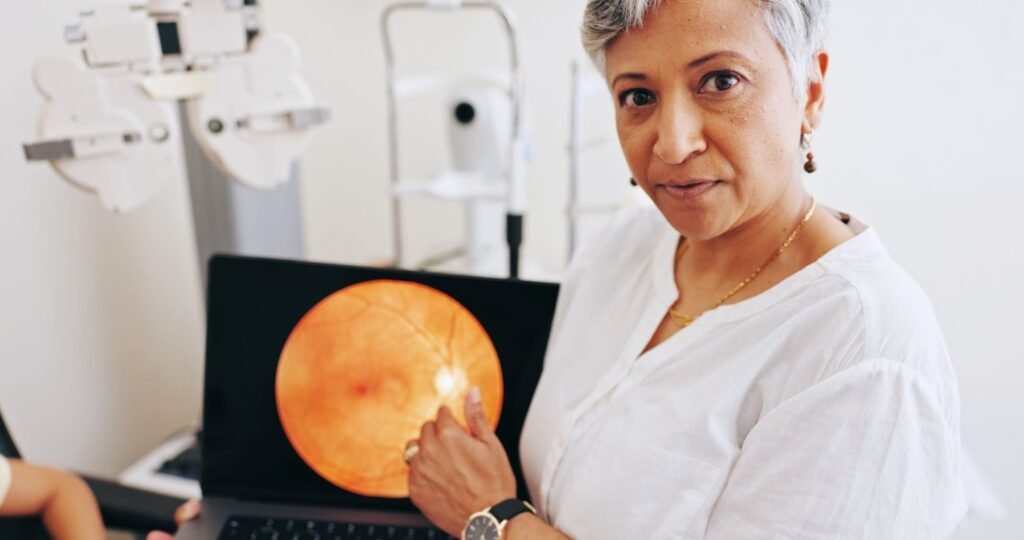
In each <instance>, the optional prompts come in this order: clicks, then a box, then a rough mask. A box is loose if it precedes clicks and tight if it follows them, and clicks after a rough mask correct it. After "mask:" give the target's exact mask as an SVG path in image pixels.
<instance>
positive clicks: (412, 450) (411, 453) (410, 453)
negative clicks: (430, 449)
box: [402, 441, 420, 464]
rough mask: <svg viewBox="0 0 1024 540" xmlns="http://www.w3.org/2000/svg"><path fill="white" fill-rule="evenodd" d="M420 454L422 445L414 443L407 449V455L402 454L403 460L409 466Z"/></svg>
mask: <svg viewBox="0 0 1024 540" xmlns="http://www.w3.org/2000/svg"><path fill="white" fill-rule="evenodd" d="M419 453H420V445H419V443H417V442H416V441H413V442H412V444H410V445H409V447H408V448H406V449H405V453H404V454H402V460H403V461H405V463H406V464H409V463H410V462H411V461H412V458H414V457H416V454H419Z"/></svg>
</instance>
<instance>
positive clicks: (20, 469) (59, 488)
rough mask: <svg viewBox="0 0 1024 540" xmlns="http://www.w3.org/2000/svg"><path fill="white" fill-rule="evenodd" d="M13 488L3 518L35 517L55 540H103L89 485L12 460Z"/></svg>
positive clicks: (4, 504)
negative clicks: (40, 520)
mask: <svg viewBox="0 0 1024 540" xmlns="http://www.w3.org/2000/svg"><path fill="white" fill-rule="evenodd" d="M9 463H10V466H11V487H10V491H9V492H8V493H7V497H6V498H5V499H4V500H3V501H2V502H0V516H34V515H38V516H40V517H41V518H42V520H43V525H44V526H45V527H46V530H47V531H49V533H50V535H51V536H52V537H53V538H54V539H55V540H65V539H68V540H70V539H74V540H93V539H95V540H103V539H104V538H106V532H105V531H104V529H103V520H102V518H101V517H100V508H99V504H97V503H96V497H95V496H94V495H93V493H92V491H91V490H90V489H89V486H87V485H86V483H85V481H84V480H82V479H81V478H79V477H78V476H75V475H73V474H71V473H67V472H63V471H58V470H55V469H49V468H46V467H39V466H36V465H29V464H28V463H25V462H23V461H20V460H13V459H12V460H10V461H9Z"/></svg>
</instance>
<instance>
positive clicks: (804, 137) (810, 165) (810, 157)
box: [800, 130, 818, 174]
mask: <svg viewBox="0 0 1024 540" xmlns="http://www.w3.org/2000/svg"><path fill="white" fill-rule="evenodd" d="M813 138H814V131H813V130H811V131H808V132H807V133H803V132H801V133H800V147H801V148H803V149H805V150H807V161H805V162H804V170H805V171H807V174H811V173H813V172H814V171H816V170H818V163H817V162H816V161H814V152H812V151H811V139H813Z"/></svg>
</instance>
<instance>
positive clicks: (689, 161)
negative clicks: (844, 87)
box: [606, 0, 827, 240]
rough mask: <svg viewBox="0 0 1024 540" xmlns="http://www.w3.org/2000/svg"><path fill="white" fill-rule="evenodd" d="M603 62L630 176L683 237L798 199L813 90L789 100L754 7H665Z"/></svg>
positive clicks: (817, 94) (816, 91) (779, 56)
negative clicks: (803, 136)
mask: <svg viewBox="0 0 1024 540" xmlns="http://www.w3.org/2000/svg"><path fill="white" fill-rule="evenodd" d="M606 58H607V63H606V66H607V72H606V73H607V77H608V81H609V84H610V85H611V90H612V94H613V97H614V99H615V105H616V124H617V127H618V133H619V141H620V142H621V144H622V149H623V151H624V153H625V155H626V161H627V162H628V163H629V168H630V170H631V171H632V173H633V176H634V178H636V180H637V182H638V183H639V185H640V186H641V187H642V188H643V189H644V190H645V191H646V192H647V194H648V195H649V196H650V197H651V199H653V200H654V203H655V204H656V205H657V206H658V208H659V209H660V210H661V212H662V213H663V214H664V215H665V217H666V218H667V219H668V220H669V222H670V223H671V224H672V225H673V227H675V228H676V230H678V231H679V232H680V233H681V234H682V235H684V236H686V237H688V238H692V239H694V240H707V239H711V238H716V237H719V236H721V235H723V234H726V233H728V232H730V231H733V230H736V229H737V228H739V227H741V226H743V225H744V224H746V223H748V222H751V220H753V219H755V218H757V217H758V216H762V215H767V211H768V210H770V209H771V208H772V207H773V206H777V205H779V204H780V203H781V202H784V201H785V197H787V196H794V195H796V196H800V194H802V191H801V190H800V187H799V186H800V184H799V182H800V172H799V166H800V163H801V161H800V158H801V150H800V144H799V142H800V132H801V127H802V126H804V127H807V128H811V127H813V126H814V125H816V123H817V120H818V118H817V116H818V114H819V111H820V106H821V101H822V95H821V85H820V84H817V83H816V84H812V85H811V90H810V92H809V93H808V96H809V98H808V101H807V102H806V103H798V102H797V99H796V97H795V96H794V93H793V85H792V82H791V78H790V75H789V69H788V67H787V64H786V59H785V56H784V54H783V53H782V50H781V48H780V47H779V46H778V44H777V43H776V42H775V40H774V38H773V37H772V35H771V32H770V31H769V30H768V27H767V25H766V24H765V22H764V17H763V15H762V13H761V11H760V10H759V9H758V6H757V2H755V1H754V0H714V1H710V2H709V1H702V0H669V1H666V2H662V3H661V4H660V6H659V7H657V8H655V10H654V11H653V12H652V13H651V14H650V15H649V16H648V17H647V19H646V20H645V21H644V24H643V26H642V27H641V28H637V29H635V30H632V31H630V32H627V33H625V34H622V35H621V36H619V37H618V38H616V39H615V40H614V41H613V42H612V43H611V44H610V45H609V46H608V48H607V50H606ZM819 62H820V63H819V66H820V68H822V69H820V70H818V71H814V72H813V75H814V76H815V77H817V80H818V81H820V76H821V74H823V68H824V67H825V66H826V62H827V57H825V56H824V55H822V56H821V57H820V58H819ZM812 78H814V77H812Z"/></svg>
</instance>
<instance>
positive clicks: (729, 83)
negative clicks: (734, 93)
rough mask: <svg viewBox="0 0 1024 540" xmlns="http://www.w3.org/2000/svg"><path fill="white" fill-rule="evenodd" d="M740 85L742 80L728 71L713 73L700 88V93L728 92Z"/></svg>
mask: <svg viewBox="0 0 1024 540" xmlns="http://www.w3.org/2000/svg"><path fill="white" fill-rule="evenodd" d="M739 83H740V78H739V77H738V76H736V75H735V74H733V73H729V72H726V71H722V72H718V73H712V74H711V75H709V76H708V77H707V78H706V79H704V84H702V85H701V87H700V90H699V91H700V92H701V93H704V92H712V93H721V92H726V91H728V90H732V88H733V87H735V86H736V85H737V84H739Z"/></svg>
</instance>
